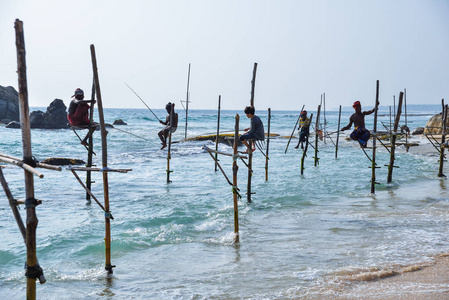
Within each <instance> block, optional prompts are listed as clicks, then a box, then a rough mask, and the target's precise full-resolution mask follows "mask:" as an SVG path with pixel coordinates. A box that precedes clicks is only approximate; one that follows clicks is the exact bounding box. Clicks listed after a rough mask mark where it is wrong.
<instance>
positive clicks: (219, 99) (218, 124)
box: [215, 95, 221, 172]
mask: <svg viewBox="0 0 449 300" xmlns="http://www.w3.org/2000/svg"><path fill="white" fill-rule="evenodd" d="M220 109H221V95H219V96H218V116H217V137H216V138H215V151H218V136H219V134H220ZM217 167H218V153H215V172H217Z"/></svg>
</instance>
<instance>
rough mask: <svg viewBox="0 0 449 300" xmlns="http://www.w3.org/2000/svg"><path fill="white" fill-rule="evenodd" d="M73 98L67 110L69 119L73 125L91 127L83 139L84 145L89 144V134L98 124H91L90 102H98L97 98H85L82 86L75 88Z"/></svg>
mask: <svg viewBox="0 0 449 300" xmlns="http://www.w3.org/2000/svg"><path fill="white" fill-rule="evenodd" d="M72 98H75V99H73V100H72V101H71V102H70V105H69V109H68V111H67V119H68V120H69V123H70V125H71V126H78V127H84V128H85V127H89V133H88V134H87V135H86V137H85V138H84V139H83V140H82V141H81V144H82V145H87V139H88V137H89V135H90V134H91V133H92V132H93V131H94V130H95V127H96V126H90V120H89V108H90V106H89V104H88V103H94V104H95V103H96V101H95V100H84V91H83V90H82V89H80V88H78V89H76V90H75V93H74V95H73V96H72Z"/></svg>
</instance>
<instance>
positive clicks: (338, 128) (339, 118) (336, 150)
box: [335, 105, 341, 158]
mask: <svg viewBox="0 0 449 300" xmlns="http://www.w3.org/2000/svg"><path fill="white" fill-rule="evenodd" d="M340 121H341V105H340V109H339V110H338V126H337V141H336V142H335V158H337V152H338V139H339V138H340Z"/></svg>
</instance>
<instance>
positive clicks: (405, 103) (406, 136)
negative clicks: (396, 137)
mask: <svg viewBox="0 0 449 300" xmlns="http://www.w3.org/2000/svg"><path fill="white" fill-rule="evenodd" d="M404 110H405V127H406V129H405V151H406V152H408V150H409V149H410V147H409V145H408V129H407V128H408V125H407V89H404Z"/></svg>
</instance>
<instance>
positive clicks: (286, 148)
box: [284, 105, 305, 154]
mask: <svg viewBox="0 0 449 300" xmlns="http://www.w3.org/2000/svg"><path fill="white" fill-rule="evenodd" d="M304 106H305V105H303V106H302V108H301V110H300V112H299V116H298V119H297V120H296V123H295V127H293V131H292V134H291V135H290V138H289V139H288V143H287V147H285V152H284V154H285V153H287V150H288V145H290V141H291V140H292V137H293V135H294V134H295V129H296V126H298V123H299V119H301V113H302V111H303V110H304Z"/></svg>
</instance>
